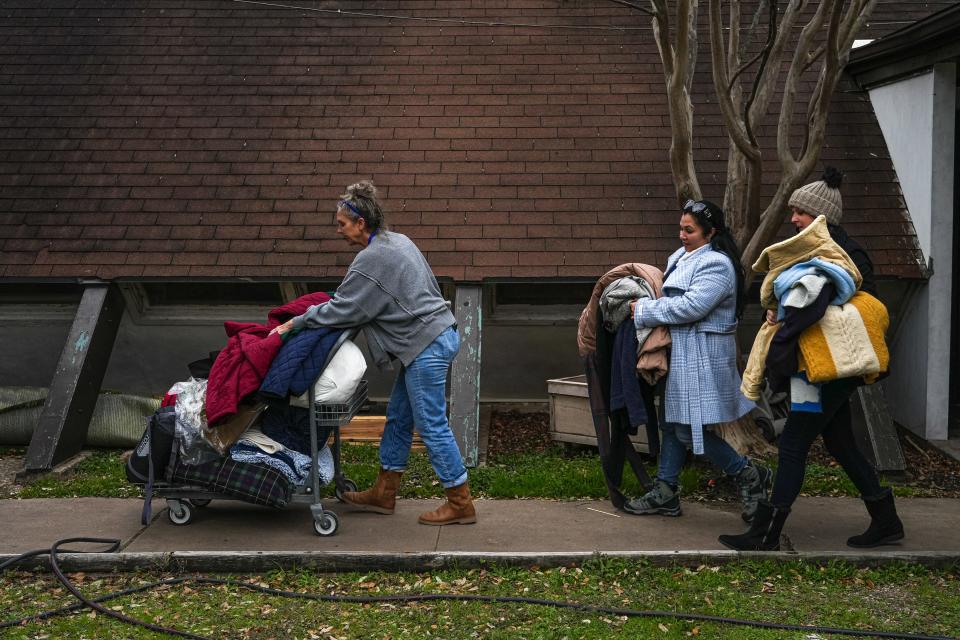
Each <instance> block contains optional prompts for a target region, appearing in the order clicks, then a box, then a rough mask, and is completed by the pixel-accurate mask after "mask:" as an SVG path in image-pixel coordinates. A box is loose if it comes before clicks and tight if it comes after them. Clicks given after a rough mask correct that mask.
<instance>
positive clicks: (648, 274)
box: [577, 262, 670, 384]
mask: <svg viewBox="0 0 960 640" xmlns="http://www.w3.org/2000/svg"><path fill="white" fill-rule="evenodd" d="M627 276H637V277H639V278H643V279H644V280H646V281H647V282H648V283H649V284H650V286H651V287H652V288H653V291H654V294H655V295H656V296H657V297H660V295H661V291H660V289H661V288H662V287H663V272H662V271H660V269H658V268H656V267H653V266H650V265H648V264H641V263H637V262H631V263H627V264H622V265H620V266H619V267H615V268H613V269H611V270H610V271H608V272H606V273H605V274H603V275H602V276H601V277H600V279H599V280H597V284H595V285H594V287H593V294H592V295H591V296H590V302H588V303H587V306H586V307H585V308H584V310H583V312H582V313H581V314H580V324H579V327H578V329H577V349H578V351H579V352H580V356H581V357H586V356H587V355H589V354H591V353H593V352H594V351H596V350H597V326H598V318H599V313H600V296H601V295H602V294H603V290H604V289H605V288H606V287H607V285H608V284H610V283H611V282H613V281H614V280H619V279H620V278H626V277H627ZM631 321H632V320H631V319H630V318H627V320H626V322H631ZM669 347H670V331H669V330H668V329H667V327H666V326H660V327H656V328H654V329H653V331H652V332H651V333H650V336H649V337H647V339H646V340H645V341H644V343H643V345H642V346H641V347H640V356H639V358H638V359H637V372H638V373H639V374H640V375H641V376H642V377H643V379H644V380H645V381H646V382H647V383H649V384H653V383H655V382H657V381H658V380H660V378H662V377H663V376H665V375H667V371H668V369H669V360H668V359H667V349H668V348H669Z"/></svg>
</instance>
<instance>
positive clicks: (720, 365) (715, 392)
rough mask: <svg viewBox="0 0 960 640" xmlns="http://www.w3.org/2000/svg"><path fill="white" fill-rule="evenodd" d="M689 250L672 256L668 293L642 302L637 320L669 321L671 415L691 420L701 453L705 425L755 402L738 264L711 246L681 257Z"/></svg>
mask: <svg viewBox="0 0 960 640" xmlns="http://www.w3.org/2000/svg"><path fill="white" fill-rule="evenodd" d="M684 251H685V249H683V248H682V247H681V248H680V249H678V250H677V251H676V252H675V253H674V254H673V255H672V256H670V258H669V259H668V260H667V272H668V273H669V275H668V276H667V279H666V280H664V282H663V289H662V291H663V297H661V298H658V299H656V300H650V299H644V300H640V301H638V302H637V305H636V308H635V311H634V322H635V323H636V325H637V326H638V327H656V326H659V325H669V326H670V338H671V339H672V341H673V345H672V347H671V351H670V373H669V374H668V375H667V389H666V399H665V406H664V409H665V414H666V420H667V422H678V423H680V424H688V425H690V427H691V429H690V430H691V432H692V435H693V452H694V453H696V454H702V453H703V426H704V425H709V424H715V423H718V422H730V421H732V420H736V419H737V418H739V417H741V416H743V415H744V414H746V413H747V412H748V411H750V410H751V409H752V408H753V407H754V405H753V403H752V402H750V401H749V400H747V399H746V397H744V395H743V394H742V393H741V392H740V370H739V369H738V368H737V344H736V330H737V318H736V287H737V281H736V275H735V273H734V268H733V263H732V262H731V261H730V258H728V257H727V256H726V255H724V254H723V253H721V252H719V251H714V250H713V247H711V246H709V245H707V246H706V247H704V248H703V249H702V250H700V251H698V252H697V253H696V254H695V255H692V256H690V257H689V258H687V259H686V260H683V261H682V262H679V260H680V256H682V255H683V254H684ZM674 265H676V268H674ZM671 270H672V271H671Z"/></svg>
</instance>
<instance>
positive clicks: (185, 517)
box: [167, 500, 193, 525]
mask: <svg viewBox="0 0 960 640" xmlns="http://www.w3.org/2000/svg"><path fill="white" fill-rule="evenodd" d="M167 517H168V518H170V522H172V523H173V524H175V525H184V524H190V519H191V518H192V517H193V510H192V509H191V508H190V503H189V502H188V501H186V500H167Z"/></svg>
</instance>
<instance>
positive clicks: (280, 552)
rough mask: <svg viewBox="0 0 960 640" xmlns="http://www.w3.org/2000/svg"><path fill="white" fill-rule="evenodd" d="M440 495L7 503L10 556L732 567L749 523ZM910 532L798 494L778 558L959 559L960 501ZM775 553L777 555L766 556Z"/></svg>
mask: <svg viewBox="0 0 960 640" xmlns="http://www.w3.org/2000/svg"><path fill="white" fill-rule="evenodd" d="M437 504H439V501H436V500H400V501H398V506H397V512H396V513H395V514H394V515H392V516H383V515H378V514H372V513H362V512H357V511H352V510H351V509H350V508H349V507H347V506H346V505H343V504H340V503H338V502H336V501H335V500H331V501H329V502H325V507H329V508H330V509H331V510H333V511H334V512H336V513H337V514H338V515H339V516H340V528H339V530H338V532H337V534H336V535H334V536H330V537H320V536H318V535H316V534H315V533H314V531H313V520H312V517H311V514H310V510H309V507H308V506H307V505H295V506H292V507H290V508H288V509H285V510H274V509H269V508H265V507H257V506H252V505H248V504H245V503H241V502H235V501H214V502H213V503H212V504H211V505H210V506H208V507H206V508H204V509H201V510H199V513H197V514H196V515H195V516H194V519H193V521H192V522H191V523H190V524H189V525H185V526H176V525H173V524H172V523H171V522H170V521H169V519H168V517H167V511H166V505H165V503H164V502H163V501H160V500H158V501H156V502H155V510H154V517H153V520H152V521H151V523H150V525H149V526H147V527H142V526H141V525H140V510H141V506H142V502H141V501H140V500H136V499H110V498H75V499H37V500H2V501H0V523H2V524H0V554H3V555H2V556H0V561H3V560H5V559H7V558H9V557H11V556H12V555H16V554H19V553H23V552H26V551H30V550H33V549H40V548H44V547H48V546H50V545H51V544H52V543H53V542H55V541H56V540H59V539H62V538H67V537H78V536H90V537H100V538H119V539H120V540H122V548H121V552H120V553H117V554H67V555H65V556H64V566H65V567H69V568H72V570H79V569H81V568H83V569H85V570H94V569H97V568H99V569H104V570H107V569H109V568H113V569H125V568H143V567H156V566H158V565H169V564H171V563H176V564H177V566H178V567H179V568H189V569H192V570H221V571H222V570H229V569H231V568H233V569H237V570H260V569H258V567H260V568H273V567H276V566H279V565H284V564H307V565H312V566H318V567H323V568H328V569H334V570H342V569H346V568H350V569H357V568H360V567H363V568H364V569H367V568H369V569H376V568H384V569H394V568H403V569H411V570H417V569H420V570H423V569H426V568H436V567H438V566H444V565H450V564H457V565H458V566H464V564H465V563H467V564H471V565H475V564H477V563H480V562H485V561H489V562H492V561H504V562H508V563H512V564H528V565H531V564H539V565H541V566H543V565H545V564H553V565H555V564H562V563H566V562H575V561H577V560H578V559H583V558H586V557H589V556H591V555H593V554H598V553H599V554H605V555H614V556H625V557H638V556H639V557H648V558H650V559H652V560H654V561H657V560H662V559H670V560H672V561H682V562H701V561H704V562H706V561H715V562H723V561H728V560H730V559H732V558H736V557H737V555H738V554H736V553H734V552H732V551H729V550H727V549H725V548H724V547H723V546H722V545H720V544H719V543H718V542H717V535H719V534H721V533H739V532H741V531H743V530H744V529H745V526H744V525H743V523H742V522H741V521H740V517H739V512H738V508H737V506H736V505H712V504H709V505H708V504H697V503H691V502H688V503H685V504H684V505H683V508H684V514H683V516H682V517H679V518H667V517H660V516H646V517H638V516H630V515H627V514H623V513H617V512H615V511H614V510H613V508H612V507H611V506H610V504H609V503H608V502H606V501H571V502H555V501H547V500H478V501H477V511H478V518H479V521H478V523H477V524H475V525H468V526H464V525H454V526H447V527H427V526H423V525H420V524H418V523H417V515H418V514H419V513H420V512H422V511H425V510H428V509H432V508H434V507H435V506H436V505H437ZM897 506H898V508H899V511H900V514H901V517H902V519H903V521H904V524H905V526H906V529H907V537H906V539H905V540H904V541H903V543H902V544H899V545H895V546H887V547H881V548H878V549H875V550H856V549H850V548H848V547H847V546H846V544H845V541H846V539H847V537H848V536H850V535H853V534H856V533H860V532H861V531H862V530H863V529H864V528H865V527H866V525H867V523H868V518H867V514H866V511H865V509H864V508H863V505H862V503H860V501H859V500H855V499H852V498H801V499H800V500H799V501H798V502H797V504H796V505H795V508H794V512H793V514H791V517H790V519H789V520H788V522H787V526H786V529H785V533H786V534H787V537H788V538H789V545H790V546H792V547H793V548H792V549H789V550H785V552H781V553H780V554H778V557H792V558H796V557H803V558H808V559H812V560H822V559H833V558H846V559H850V560H853V561H856V562H867V563H878V562H884V561H890V560H895V559H896V560H911V561H920V562H926V563H928V564H947V563H951V562H957V561H960V534H958V531H960V501H958V500H950V499H901V500H898V502H897ZM766 556H767V557H769V554H766Z"/></svg>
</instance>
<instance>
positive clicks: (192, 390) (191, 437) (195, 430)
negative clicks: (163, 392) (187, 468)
mask: <svg viewBox="0 0 960 640" xmlns="http://www.w3.org/2000/svg"><path fill="white" fill-rule="evenodd" d="M167 393H168V394H171V395H172V394H176V396H177V404H176V411H177V443H178V444H179V446H180V459H181V460H182V461H183V462H184V463H186V464H192V465H197V464H203V463H204V462H210V461H211V460H216V459H217V458H220V457H221V455H220V453H219V452H218V451H217V450H216V449H214V448H213V447H212V446H211V445H210V443H209V442H207V439H206V438H205V437H204V430H205V429H206V428H207V412H206V400H207V381H206V380H204V379H202V378H199V379H198V378H190V379H189V380H186V381H184V382H178V383H176V384H175V385H173V387H172V388H171V389H170V391H168V392H167Z"/></svg>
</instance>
